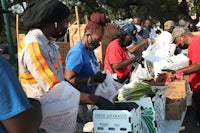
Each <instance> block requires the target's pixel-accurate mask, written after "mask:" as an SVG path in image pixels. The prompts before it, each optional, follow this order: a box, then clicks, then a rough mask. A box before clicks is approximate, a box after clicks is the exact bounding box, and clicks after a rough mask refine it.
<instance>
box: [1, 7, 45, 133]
mask: <svg viewBox="0 0 200 133" xmlns="http://www.w3.org/2000/svg"><path fill="white" fill-rule="evenodd" d="M6 12H9V11H6V10H2V9H0V14H3V13H6ZM0 80H1V86H0V93H1V101H0V106H1V110H0V133H37V132H38V129H39V126H40V123H41V120H42V115H41V114H42V113H41V107H40V102H39V101H37V100H34V99H30V101H29V100H28V98H27V97H26V95H25V93H24V91H23V89H22V87H21V85H20V82H19V80H18V78H17V75H16V73H15V72H14V70H13V69H12V66H11V65H10V63H9V62H8V61H7V60H5V59H4V58H3V57H2V56H1V55H0ZM31 104H32V105H31Z"/></svg>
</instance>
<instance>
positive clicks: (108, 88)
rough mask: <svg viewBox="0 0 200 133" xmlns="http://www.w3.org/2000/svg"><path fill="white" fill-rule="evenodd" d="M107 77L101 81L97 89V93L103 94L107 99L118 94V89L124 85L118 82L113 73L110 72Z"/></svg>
mask: <svg viewBox="0 0 200 133" xmlns="http://www.w3.org/2000/svg"><path fill="white" fill-rule="evenodd" d="M106 73H107V76H106V79H105V80H104V82H103V83H100V84H99V85H98V86H97V89H96V91H95V95H99V96H102V97H104V98H106V99H110V98H111V97H112V96H114V95H116V93H117V91H118V90H119V89H120V88H121V87H122V84H120V83H118V82H117V81H115V80H114V79H113V78H112V75H110V74H109V73H108V72H106Z"/></svg>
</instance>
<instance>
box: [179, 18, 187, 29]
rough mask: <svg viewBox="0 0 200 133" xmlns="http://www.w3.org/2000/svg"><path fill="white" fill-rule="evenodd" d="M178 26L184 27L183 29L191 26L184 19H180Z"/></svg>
mask: <svg viewBox="0 0 200 133" xmlns="http://www.w3.org/2000/svg"><path fill="white" fill-rule="evenodd" d="M178 25H179V26H182V27H187V26H188V25H189V23H188V22H186V21H185V20H183V19H180V20H179V21H178Z"/></svg>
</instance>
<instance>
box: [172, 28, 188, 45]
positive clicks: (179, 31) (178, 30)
mask: <svg viewBox="0 0 200 133" xmlns="http://www.w3.org/2000/svg"><path fill="white" fill-rule="evenodd" d="M188 31H189V30H188V29H187V28H185V27H182V26H177V27H175V28H174V29H173V31H172V39H171V43H173V42H174V40H175V39H176V38H177V37H179V36H181V35H182V34H183V33H185V32H188Z"/></svg>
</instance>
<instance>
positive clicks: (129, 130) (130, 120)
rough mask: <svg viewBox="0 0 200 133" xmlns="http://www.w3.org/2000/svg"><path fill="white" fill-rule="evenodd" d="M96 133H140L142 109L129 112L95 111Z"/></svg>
mask: <svg viewBox="0 0 200 133" xmlns="http://www.w3.org/2000/svg"><path fill="white" fill-rule="evenodd" d="M93 122H94V132H95V133H139V130H140V127H141V108H140V107H138V108H137V109H133V110H131V111H128V110H95V111H94V112H93Z"/></svg>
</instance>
